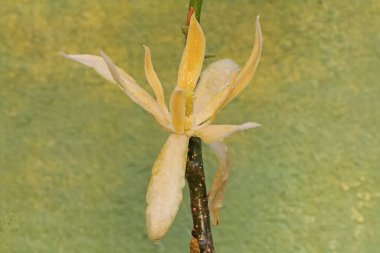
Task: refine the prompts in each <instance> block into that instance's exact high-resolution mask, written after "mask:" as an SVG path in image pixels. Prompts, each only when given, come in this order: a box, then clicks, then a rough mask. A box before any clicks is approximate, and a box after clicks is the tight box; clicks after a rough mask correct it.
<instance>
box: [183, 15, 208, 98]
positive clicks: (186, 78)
mask: <svg viewBox="0 0 380 253" xmlns="http://www.w3.org/2000/svg"><path fill="white" fill-rule="evenodd" d="M205 47H206V39H205V36H204V34H203V31H202V28H201V26H200V24H199V23H198V21H197V20H196V18H195V14H193V15H192V16H191V19H190V25H189V29H188V33H187V40H186V46H185V49H184V51H183V55H182V59H181V63H180V65H179V70H178V81H177V86H178V87H180V88H181V89H182V90H184V91H185V92H189V91H193V90H194V88H195V86H196V84H197V81H198V78H199V75H200V73H201V70H202V64H203V60H204V57H205Z"/></svg>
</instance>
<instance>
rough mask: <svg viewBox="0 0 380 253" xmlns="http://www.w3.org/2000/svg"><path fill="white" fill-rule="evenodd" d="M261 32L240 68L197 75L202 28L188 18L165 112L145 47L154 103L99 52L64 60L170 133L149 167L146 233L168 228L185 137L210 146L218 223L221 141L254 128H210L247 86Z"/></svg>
mask: <svg viewBox="0 0 380 253" xmlns="http://www.w3.org/2000/svg"><path fill="white" fill-rule="evenodd" d="M262 41H263V39H262V34H261V29H260V24H259V19H258V18H257V20H256V40H255V43H254V46H253V50H252V53H251V55H250V57H249V59H248V61H247V63H246V64H245V65H244V67H243V68H242V69H240V68H239V67H238V65H237V64H236V63H235V62H234V61H232V60H230V59H223V60H219V61H216V62H214V63H212V64H211V65H210V66H208V67H207V68H206V69H205V70H204V71H203V73H202V74H201V70H202V64H203V60H204V57H205V47H206V40H205V37H204V34H203V31H202V28H201V26H200V24H199V23H198V21H197V20H196V18H195V16H194V15H192V17H191V19H190V25H189V29H188V35H187V40H186V46H185V49H184V52H183V55H182V59H181V63H180V66H179V70H178V81H177V85H176V87H175V88H174V91H173V92H172V94H171V97H170V106H169V108H167V106H166V103H165V97H164V92H163V88H162V85H161V82H160V80H159V79H158V77H157V74H156V72H155V70H154V68H153V65H152V60H151V54H150V50H149V48H148V47H146V46H144V48H145V74H146V78H147V80H148V82H149V84H150V86H151V88H152V90H153V92H154V94H155V98H156V99H154V98H153V97H152V96H151V95H150V94H148V93H147V92H146V91H145V90H144V89H143V88H141V87H140V86H139V85H138V84H137V82H136V81H135V80H134V79H133V78H132V77H131V76H130V75H128V74H127V73H126V72H124V71H123V70H122V69H120V68H118V67H117V66H115V65H114V63H113V62H112V60H111V59H110V58H109V57H108V56H107V55H106V54H105V53H103V52H101V53H100V55H101V56H94V55H85V54H81V55H67V54H64V56H65V57H67V58H69V59H72V60H75V61H77V62H80V63H82V64H84V65H87V66H89V67H92V68H94V69H95V71H96V72H98V73H99V74H100V75H101V76H103V77H104V78H105V79H107V80H108V81H110V82H112V83H116V84H118V85H119V86H120V88H121V89H122V90H123V91H124V92H125V93H126V94H127V95H128V96H129V97H130V98H131V99H132V100H133V101H134V102H136V103H137V104H138V105H140V106H141V107H142V108H144V109H145V110H146V111H147V112H148V113H150V114H151V115H153V117H154V118H155V120H156V121H157V122H158V124H160V125H161V126H162V127H164V128H165V129H167V130H168V131H169V132H170V133H171V134H170V136H169V138H168V140H167V141H166V143H165V145H164V147H163V148H162V150H161V152H160V154H159V156H158V158H157V160H156V162H155V163H154V165H153V171H152V177H151V179H150V183H149V187H148V190H147V195H146V202H147V205H148V206H147V210H146V222H147V230H148V235H149V237H150V238H151V239H153V240H159V239H161V238H162V237H163V236H164V235H165V234H166V232H167V231H168V229H169V227H170V226H171V224H172V222H173V220H174V218H175V216H176V213H177V211H178V208H179V204H180V203H181V200H182V189H183V187H184V185H185V169H186V156H187V150H188V142H189V138H190V137H191V136H198V137H200V138H201V139H202V140H203V141H204V142H206V143H208V144H210V146H211V148H212V149H213V150H214V151H215V153H216V155H217V157H218V160H219V163H220V166H219V168H218V171H217V174H216V178H215V180H214V183H213V185H212V188H211V191H210V193H209V207H210V211H211V214H212V222H213V224H214V225H217V224H218V223H219V216H220V214H219V213H220V208H221V207H222V205H223V195H224V191H225V188H226V184H227V178H228V175H229V170H230V162H229V159H228V156H227V147H226V146H225V145H224V144H223V143H222V140H223V139H224V138H225V137H227V136H229V135H231V134H233V133H235V132H237V131H242V130H246V129H250V128H255V127H257V126H259V124H257V123H253V122H248V123H244V124H242V125H211V123H212V121H213V120H214V119H215V116H216V114H217V113H218V111H219V110H220V109H221V108H222V107H224V106H225V105H226V104H227V103H229V102H230V101H231V100H232V99H234V98H235V97H236V96H237V95H238V94H239V93H240V92H241V91H242V90H243V89H244V88H245V87H246V86H247V85H248V83H249V82H250V80H251V79H252V77H253V75H254V73H255V71H256V68H257V66H258V64H259V60H260V55H261V48H262Z"/></svg>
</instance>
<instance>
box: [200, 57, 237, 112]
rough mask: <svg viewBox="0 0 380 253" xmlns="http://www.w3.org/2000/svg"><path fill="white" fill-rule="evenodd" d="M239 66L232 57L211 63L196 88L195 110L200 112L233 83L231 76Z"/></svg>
mask: <svg viewBox="0 0 380 253" xmlns="http://www.w3.org/2000/svg"><path fill="white" fill-rule="evenodd" d="M238 70H239V66H238V65H237V64H236V63H235V62H234V61H233V60H230V59H223V60H219V61H216V62H213V63H212V64H210V65H209V66H208V67H207V68H206V69H205V70H204V71H203V72H202V75H201V77H200V79H199V82H198V85H197V88H196V89H195V102H194V112H195V113H199V112H200V111H201V110H202V109H204V108H205V107H206V105H207V104H208V103H209V102H210V101H211V100H212V98H213V97H214V96H215V95H216V94H218V93H219V92H221V91H222V90H223V89H224V88H226V87H227V86H228V85H230V84H231V78H232V75H233V74H234V73H236V72H237V71H238Z"/></svg>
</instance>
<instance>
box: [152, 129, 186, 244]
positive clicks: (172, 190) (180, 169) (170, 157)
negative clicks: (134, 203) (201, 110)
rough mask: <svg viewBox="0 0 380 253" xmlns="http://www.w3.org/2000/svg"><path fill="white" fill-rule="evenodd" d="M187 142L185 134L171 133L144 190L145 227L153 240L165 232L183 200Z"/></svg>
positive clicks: (158, 238)
mask: <svg viewBox="0 0 380 253" xmlns="http://www.w3.org/2000/svg"><path fill="white" fill-rule="evenodd" d="M188 143H189V138H188V137H187V136H185V135H176V134H172V135H170V136H169V138H168V140H167V141H166V143H165V145H164V147H163V148H162V150H161V153H160V155H159V156H158V158H157V160H156V162H155V163H154V166H153V170H152V177H151V179H150V182H149V186H148V191H147V194H146V202H147V204H148V207H147V210H146V222H147V231H148V235H149V238H151V239H152V240H160V239H161V238H162V237H163V236H164V235H165V234H166V232H167V231H168V229H169V227H170V226H171V224H172V222H173V220H174V218H175V216H176V214H177V211H178V207H179V204H180V203H181V201H182V189H183V187H184V185H185V170H186V157H187V149H188Z"/></svg>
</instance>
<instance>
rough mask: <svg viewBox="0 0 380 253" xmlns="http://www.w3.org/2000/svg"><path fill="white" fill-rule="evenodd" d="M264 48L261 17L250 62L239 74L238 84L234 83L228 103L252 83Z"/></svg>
mask: <svg viewBox="0 0 380 253" xmlns="http://www.w3.org/2000/svg"><path fill="white" fill-rule="evenodd" d="M262 46H263V35H262V33H261V27H260V21H259V17H257V18H256V38H255V44H254V46H253V49H252V52H251V55H250V56H249V59H248V61H247V62H246V64H245V65H244V67H243V69H242V70H241V71H240V72H239V74H238V76H237V78H236V82H234V83H233V84H232V85H233V90H232V93H231V95H230V97H229V98H228V101H227V102H226V103H228V102H229V101H231V100H232V99H234V98H235V97H236V96H237V95H239V93H240V92H241V91H242V90H243V89H245V87H247V85H248V84H249V82H250V81H251V79H252V77H253V75H254V74H255V72H256V69H257V66H258V65H259V62H260V56H261V50H262Z"/></svg>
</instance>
